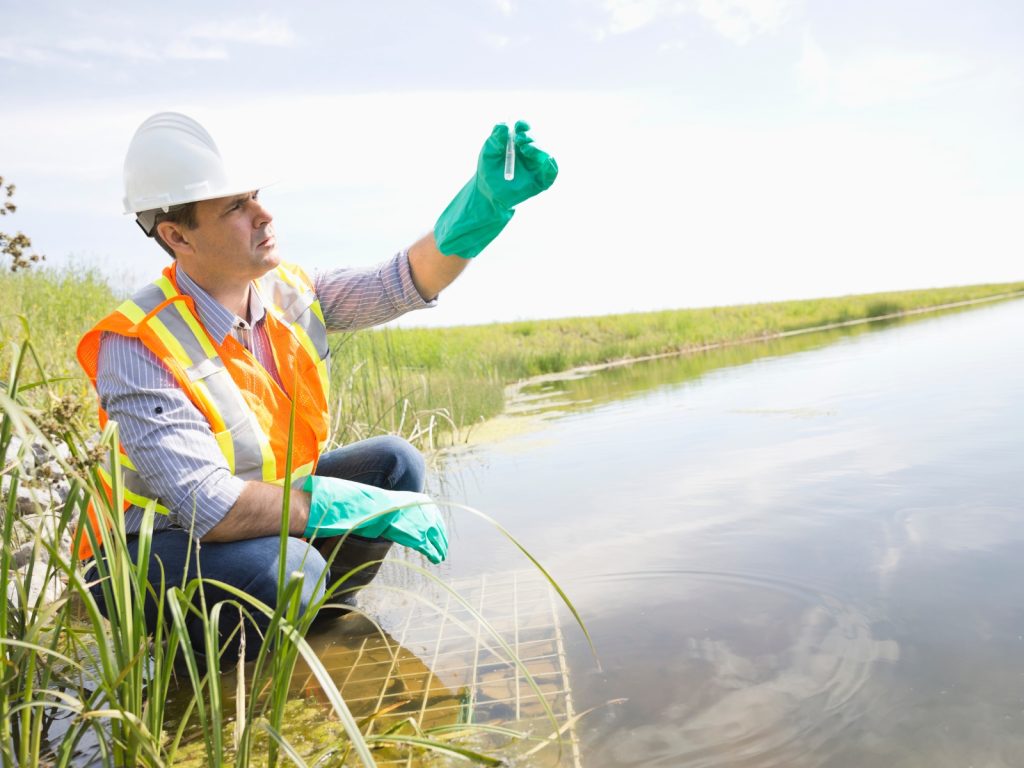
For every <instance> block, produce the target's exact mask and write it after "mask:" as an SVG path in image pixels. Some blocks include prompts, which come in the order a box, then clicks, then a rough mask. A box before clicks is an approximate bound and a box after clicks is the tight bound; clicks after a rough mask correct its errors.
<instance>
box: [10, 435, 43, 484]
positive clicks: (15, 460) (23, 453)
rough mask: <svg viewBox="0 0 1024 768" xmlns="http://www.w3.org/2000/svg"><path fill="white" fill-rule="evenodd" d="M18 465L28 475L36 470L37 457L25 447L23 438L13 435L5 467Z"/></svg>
mask: <svg viewBox="0 0 1024 768" xmlns="http://www.w3.org/2000/svg"><path fill="white" fill-rule="evenodd" d="M10 464H18V465H20V466H21V468H22V469H23V470H24V471H25V472H27V473H28V474H32V473H33V472H34V471H35V469H36V457H35V454H34V453H33V451H32V450H30V449H29V448H28V447H26V446H25V444H24V443H23V442H22V440H21V438H20V437H18V436H17V435H11V442H10V443H8V445H7V455H6V456H5V457H4V466H5V467H6V466H8V465H10Z"/></svg>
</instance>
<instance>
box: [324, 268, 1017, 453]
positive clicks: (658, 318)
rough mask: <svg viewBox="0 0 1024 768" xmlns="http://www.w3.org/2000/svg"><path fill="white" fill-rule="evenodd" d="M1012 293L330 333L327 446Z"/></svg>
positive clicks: (416, 431)
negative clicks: (518, 399) (660, 362)
mask: <svg viewBox="0 0 1024 768" xmlns="http://www.w3.org/2000/svg"><path fill="white" fill-rule="evenodd" d="M1021 291H1024V283H1005V284H991V285H975V286H965V287H956V288H937V289H930V290H922V291H900V292H891V293H877V294H867V295H861V296H843V297H838V298H828V299H814V300H806V301H784V302H775V303H769V304H746V305H739V306H730V307H710V308H706V309H683V310H666V311H659V312H641V313H633V314H623V315H607V316H603V317H584V318H566V319H561V320H533V321H522V322H515V323H495V324H491V325H478V326H462V327H455V328H385V329H381V330H375V331H367V332H361V333H358V334H353V335H348V336H342V337H339V338H336V339H335V340H334V341H333V342H332V353H333V358H334V360H333V363H332V385H333V387H334V391H335V393H336V396H337V398H338V401H337V408H336V409H335V413H336V416H337V418H336V421H335V424H334V432H333V437H334V440H335V441H336V442H337V443H345V442H350V441H351V440H355V439H359V438H362V437H366V436H369V435H372V434H379V433H383V432H397V433H399V434H403V435H406V436H411V437H412V438H413V439H415V440H418V441H419V443H420V444H421V445H424V446H426V447H428V448H429V447H432V446H435V445H443V444H446V442H447V441H452V440H455V441H457V440H459V439H460V435H464V434H465V433H466V431H467V430H469V429H471V428H472V426H473V425H474V424H476V423H478V422H479V421H481V420H484V419H488V418H490V417H493V416H496V415H498V414H500V413H501V412H502V410H503V408H504V406H505V402H506V399H505V389H506V387H508V386H509V385H512V384H515V383H516V382H519V381H522V380H524V379H529V378H532V377H535V376H539V375H543V374H550V373H557V372H561V371H566V370H569V369H571V368H575V367H578V366H584V365H595V364H603V363H609V362H614V361H618V360H624V359H636V358H643V357H648V356H652V355H664V354H673V353H683V352H687V351H691V350H697V349H701V348H704V347H707V346H710V345H718V344H724V343H736V342H741V341H754V340H761V339H766V338H771V337H773V336H776V335H778V334H785V333H790V332H793V331H802V330H805V329H810V328H818V327H821V326H828V325H832V324H836V323H847V322H850V321H857V320H867V319H873V318H879V317H884V316H888V315H892V314H896V313H901V312H908V311H912V310H918V309H922V308H926V307H936V306H941V305H945V304H951V303H955V302H961V301H970V300H975V299H983V298H986V297H991V296H997V295H1003V294H1014V293H1016V294H1019V293H1020V292H1021Z"/></svg>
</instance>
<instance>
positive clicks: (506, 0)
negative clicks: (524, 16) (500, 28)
mask: <svg viewBox="0 0 1024 768" xmlns="http://www.w3.org/2000/svg"><path fill="white" fill-rule="evenodd" d="M495 5H497V6H498V10H499V11H501V13H502V14H503V15H505V16H511V15H512V10H513V9H512V0H495Z"/></svg>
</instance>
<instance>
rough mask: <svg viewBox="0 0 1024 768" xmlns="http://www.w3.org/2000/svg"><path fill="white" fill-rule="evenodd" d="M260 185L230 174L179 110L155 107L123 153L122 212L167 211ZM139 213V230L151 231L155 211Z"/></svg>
mask: <svg viewBox="0 0 1024 768" xmlns="http://www.w3.org/2000/svg"><path fill="white" fill-rule="evenodd" d="M259 187H260V185H258V184H256V185H254V184H253V183H252V181H251V180H247V179H246V180H243V179H239V178H232V177H231V176H229V174H228V171H227V169H226V168H225V167H224V159H223V158H222V157H221V154H220V150H219V149H217V145H216V144H215V143H214V141H213V138H212V137H211V136H210V134H209V133H207V132H206V129H205V128H203V126H201V125H200V124H199V123H197V122H196V121H195V120H193V119H192V118H191V117H188V116H187V115H182V114H179V113H177V112H159V113H157V114H155V115H153V116H152V117H150V118H149V119H147V120H146V121H145V122H144V123H143V124H142V125H140V126H139V128H138V130H137V131H135V135H134V136H133V137H132V142H131V144H130V145H129V146H128V154H127V155H125V158H124V212H125V213H135V214H138V213H141V212H143V211H153V212H154V213H155V211H156V210H157V209H160V210H163V211H164V212H166V211H168V210H170V208H171V206H175V205H182V204H184V203H195V202H198V201H200V200H213V199H214V198H218V197H229V196H231V195H238V194H241V193H243V192H250V191H253V190H256V189H259ZM139 218H140V222H139V223H140V225H142V228H143V230H145V231H146V233H147V234H150V230H151V229H152V219H153V216H146V217H139ZM142 219H146V221H143V220H142Z"/></svg>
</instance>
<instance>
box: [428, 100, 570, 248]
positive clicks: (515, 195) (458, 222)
mask: <svg viewBox="0 0 1024 768" xmlns="http://www.w3.org/2000/svg"><path fill="white" fill-rule="evenodd" d="M528 130H530V126H529V124H528V123H525V122H523V121H522V120H519V121H518V122H516V127H515V137H514V139H513V141H514V143H515V155H516V158H515V176H514V177H513V178H512V180H511V181H506V180H505V150H506V148H507V145H508V126H507V125H505V124H504V123H499V124H498V125H496V126H494V130H493V131H491V135H490V137H488V139H487V141H486V142H484V147H483V149H481V150H480V159H479V160H478V161H477V166H476V175H475V176H474V177H473V178H472V179H470V180H469V182H468V183H467V184H466V186H464V187H463V188H462V191H460V192H459V194H457V195H456V196H455V199H454V200H452V201H451V202H450V203H449V204H448V207H447V208H445V209H444V213H442V214H441V216H440V218H438V220H437V223H436V224H435V225H434V239H435V241H436V242H437V248H438V250H439V251H441V253H443V254H446V255H449V256H461V257H462V258H464V259H471V258H473V257H474V256H476V255H477V254H478V253H480V251H482V250H483V249H484V248H486V247H487V244H488V243H490V242H491V240H493V239H494V238H496V237H497V236H498V233H499V232H501V230H502V229H504V228H505V225H506V224H508V222H509V221H510V220H511V219H512V215H513V213H515V212H514V211H513V210H512V209H513V208H514V207H515V206H517V205H519V203H521V202H523V201H524V200H527V199H529V198H531V197H533V196H534V195H536V194H538V193H540V192H543V191H544V190H545V189H547V188H548V187H550V186H551V185H552V184H553V183H554V181H555V177H556V176H557V175H558V163H556V162H555V158H553V157H551V155H549V154H548V153H547V152H543V151H542V150H539V149H537V147H535V146H533V139H532V138H530V137H529V136H527V135H526V132H527V131H528Z"/></svg>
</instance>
